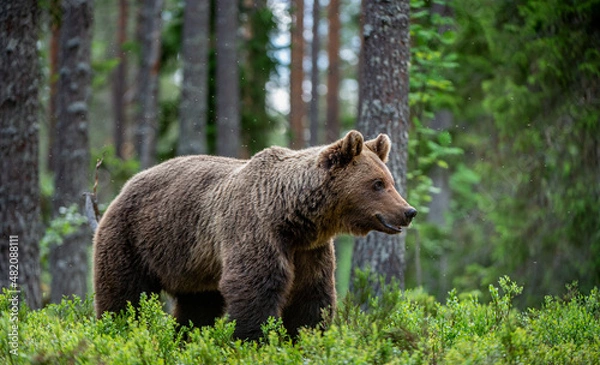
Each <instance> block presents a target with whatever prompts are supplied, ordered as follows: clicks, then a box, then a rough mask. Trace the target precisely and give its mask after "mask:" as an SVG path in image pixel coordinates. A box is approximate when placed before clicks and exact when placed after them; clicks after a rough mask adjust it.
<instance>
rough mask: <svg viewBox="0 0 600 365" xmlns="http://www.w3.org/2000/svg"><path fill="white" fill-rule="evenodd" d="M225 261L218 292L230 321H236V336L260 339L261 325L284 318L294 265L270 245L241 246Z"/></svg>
mask: <svg viewBox="0 0 600 365" xmlns="http://www.w3.org/2000/svg"><path fill="white" fill-rule="evenodd" d="M245 249H247V250H248V251H254V252H246V250H245ZM224 261H225V262H224V265H223V276H222V277H221V281H220V283H219V290H220V291H221V294H222V295H223V297H224V298H225V305H226V313H227V314H228V315H229V319H230V320H235V322H236V326H235V332H234V336H235V337H236V338H239V339H248V340H258V339H259V338H260V337H261V336H262V331H261V325H262V324H263V323H265V322H266V321H267V319H268V318H269V317H275V318H279V317H281V315H282V309H283V306H284V304H285V301H286V298H287V296H288V295H289V291H290V288H291V283H292V280H293V270H292V268H291V265H290V263H289V261H288V260H287V258H286V255H285V254H284V253H282V252H280V251H279V250H278V249H277V247H273V246H269V245H251V246H250V245H247V246H241V247H239V249H238V251H237V252H231V253H230V254H228V255H227V257H226V260H224Z"/></svg>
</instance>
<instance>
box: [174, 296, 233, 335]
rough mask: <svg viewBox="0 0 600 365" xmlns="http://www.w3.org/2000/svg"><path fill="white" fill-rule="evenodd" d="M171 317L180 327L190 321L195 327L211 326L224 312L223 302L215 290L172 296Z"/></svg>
mask: <svg viewBox="0 0 600 365" xmlns="http://www.w3.org/2000/svg"><path fill="white" fill-rule="evenodd" d="M174 297H175V300H176V303H175V310H174V311H173V316H174V317H175V318H176V319H177V323H179V324H180V325H182V326H187V325H189V322H190V321H191V322H192V323H193V324H194V326H195V327H202V326H212V325H213V324H214V323H215V319H216V318H218V317H221V316H222V315H223V314H224V312H225V300H224V299H223V296H222V295H221V293H220V292H219V291H217V290H215V291H206V292H199V293H185V294H176V295H174Z"/></svg>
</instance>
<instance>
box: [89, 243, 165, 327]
mask: <svg viewBox="0 0 600 365" xmlns="http://www.w3.org/2000/svg"><path fill="white" fill-rule="evenodd" d="M160 290H161V287H160V283H159V281H158V280H157V279H156V278H155V277H154V276H153V275H151V274H150V272H149V271H148V270H147V269H146V268H144V267H143V265H142V264H141V260H140V259H139V258H138V257H137V256H136V255H135V253H134V252H133V250H132V249H131V247H130V246H129V245H128V244H127V243H126V240H125V239H124V238H122V237H121V236H119V235H118V234H111V232H108V233H104V232H99V233H98V235H97V237H96V243H95V247H94V291H95V297H94V302H95V307H96V316H97V317H98V318H100V317H102V313H104V312H115V313H118V312H120V311H121V310H124V309H126V308H127V302H131V304H132V305H133V306H134V307H137V306H138V304H139V301H140V294H142V293H143V292H146V293H147V294H148V295H150V294H152V293H160Z"/></svg>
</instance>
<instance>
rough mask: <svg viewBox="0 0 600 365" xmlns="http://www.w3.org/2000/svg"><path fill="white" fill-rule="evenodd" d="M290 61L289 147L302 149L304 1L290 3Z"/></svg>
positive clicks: (303, 114)
mask: <svg viewBox="0 0 600 365" xmlns="http://www.w3.org/2000/svg"><path fill="white" fill-rule="evenodd" d="M292 7H293V8H292V44H291V47H292V57H291V58H292V59H291V63H290V130H291V134H292V136H291V137H292V138H291V140H290V147H291V148H293V149H299V148H303V147H304V118H305V115H306V107H305V105H304V100H302V83H303V82H304V68H303V65H302V63H303V60H304V35H303V32H304V0H293V1H292Z"/></svg>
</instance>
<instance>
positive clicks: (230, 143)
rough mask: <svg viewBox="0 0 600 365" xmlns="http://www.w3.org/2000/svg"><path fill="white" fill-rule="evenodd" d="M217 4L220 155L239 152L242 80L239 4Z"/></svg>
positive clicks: (226, 0) (230, 0) (231, 0)
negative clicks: (238, 56) (239, 64)
mask: <svg viewBox="0 0 600 365" xmlns="http://www.w3.org/2000/svg"><path fill="white" fill-rule="evenodd" d="M216 4H217V9H216V10H217V11H216V13H217V25H216V32H217V76H216V84H217V85H216V86H217V89H216V94H217V95H216V96H217V108H216V109H217V154H219V155H221V156H229V157H238V156H239V154H240V106H239V105H240V86H239V84H240V80H239V77H240V76H239V66H238V58H237V46H238V43H237V32H238V3H237V1H235V0H219V1H217V2H216Z"/></svg>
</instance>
